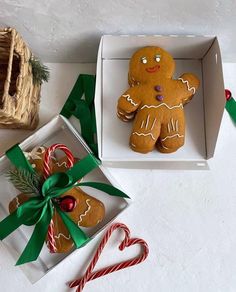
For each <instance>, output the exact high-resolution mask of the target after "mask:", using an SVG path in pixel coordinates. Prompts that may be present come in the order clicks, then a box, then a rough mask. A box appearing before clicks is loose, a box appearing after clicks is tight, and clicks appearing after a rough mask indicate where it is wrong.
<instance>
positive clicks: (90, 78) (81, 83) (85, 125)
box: [60, 74, 98, 155]
mask: <svg viewBox="0 0 236 292" xmlns="http://www.w3.org/2000/svg"><path fill="white" fill-rule="evenodd" d="M94 94H95V76H94V75H88V74H81V75H79V77H78V79H77V80H76V82H75V85H74V87H73V89H72V91H71V93H70V95H69V97H68V99H67V101H66V103H65V105H64V106H63V108H62V110H61V112H60V114H61V115H63V116H64V117H66V118H67V119H69V118H70V117H71V116H72V115H73V116H75V117H76V118H77V119H79V121H80V126H81V136H82V137H83V138H84V140H85V142H86V143H87V144H88V146H89V147H90V148H91V150H92V151H93V153H95V154H96V155H97V154H98V146H97V141H96V132H97V131H96V118H95V108H94ZM83 96H84V98H83Z"/></svg>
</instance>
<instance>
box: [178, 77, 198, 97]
mask: <svg viewBox="0 0 236 292" xmlns="http://www.w3.org/2000/svg"><path fill="white" fill-rule="evenodd" d="M178 79H179V80H181V81H182V82H183V83H184V84H186V85H187V88H188V91H192V92H193V94H195V92H196V88H195V87H193V86H192V87H190V85H189V82H188V80H184V79H183V78H178Z"/></svg>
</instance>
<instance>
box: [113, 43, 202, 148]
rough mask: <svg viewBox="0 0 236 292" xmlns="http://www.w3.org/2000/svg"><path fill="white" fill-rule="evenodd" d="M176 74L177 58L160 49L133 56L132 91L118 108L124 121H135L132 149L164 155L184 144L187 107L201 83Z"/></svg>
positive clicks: (156, 48)
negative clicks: (185, 106) (174, 76)
mask: <svg viewBox="0 0 236 292" xmlns="http://www.w3.org/2000/svg"><path fill="white" fill-rule="evenodd" d="M174 71H175V61H174V59H173V58H172V56H171V55H170V54H169V53H168V52H166V51H165V50H163V49H161V48H159V47H145V48H142V49H139V50H138V51H137V52H136V53H134V55H133V56H132V58H131V60H130V64H129V73H128V82H129V85H130V88H129V89H128V90H127V91H126V92H124V94H122V95H121V97H120V98H119V100H118V105H117V116H118V117H119V118H120V119H121V120H122V121H124V122H128V121H131V120H133V119H134V122H133V129H132V132H131V136H130V147H131V149H132V150H134V151H137V152H140V153H148V152H150V151H152V150H153V149H154V147H155V146H157V149H158V150H159V151H160V152H163V153H171V152H174V151H176V150H177V149H179V148H180V147H181V146H183V145H184V140H185V116H184V109H183V106H184V105H185V104H186V103H188V102H189V101H190V100H191V98H192V97H193V95H194V94H195V92H196V90H197V88H198V87H199V83H200V82H199V80H198V78H197V77H196V76H195V75H193V74H191V73H184V74H183V75H181V76H180V77H179V78H178V79H177V80H174V79H173V74H174Z"/></svg>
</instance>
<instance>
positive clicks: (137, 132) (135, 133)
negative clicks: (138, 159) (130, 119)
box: [130, 110, 161, 153]
mask: <svg viewBox="0 0 236 292" xmlns="http://www.w3.org/2000/svg"><path fill="white" fill-rule="evenodd" d="M160 128H161V123H160V120H159V118H158V115H157V113H156V111H155V110H153V111H150V110H149V111H147V110H141V111H139V112H138V113H137V114H136V117H135V120H134V125H133V130H132V133H131V136H130V147H131V149H132V150H134V151H136V152H140V153H147V152H150V151H152V150H153V148H154V147H155V144H156V142H157V139H158V137H159V135H160Z"/></svg>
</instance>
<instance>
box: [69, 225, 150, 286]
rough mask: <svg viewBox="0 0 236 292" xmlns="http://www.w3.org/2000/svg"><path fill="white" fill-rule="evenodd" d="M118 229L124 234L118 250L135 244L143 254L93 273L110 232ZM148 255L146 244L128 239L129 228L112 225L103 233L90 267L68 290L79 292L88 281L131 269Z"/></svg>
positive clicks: (70, 284) (135, 239)
mask: <svg viewBox="0 0 236 292" xmlns="http://www.w3.org/2000/svg"><path fill="white" fill-rule="evenodd" d="M118 228H121V229H123V230H124V232H125V239H124V240H123V241H122V243H121V244H120V246H119V249H120V250H121V251H122V250H124V249H125V248H126V247H129V246H131V245H135V244H139V245H141V246H142V248H143V252H142V254H141V255H140V256H139V257H137V258H134V259H131V260H127V261H124V262H121V263H119V264H115V265H112V266H110V267H107V268H103V269H101V270H99V271H97V272H93V270H94V267H95V265H96V264H97V262H98V259H99V257H100V255H101V253H102V251H103V249H104V247H105V245H106V243H107V241H108V240H109V238H110V236H111V234H112V232H113V231H114V230H116V229H118ZM148 253H149V248H148V245H147V243H146V242H145V241H144V240H143V239H140V238H130V230H129V228H128V227H127V226H126V225H124V224H122V223H116V224H113V225H112V226H111V227H110V228H109V229H108V230H107V232H106V233H105V235H104V237H103V239H102V241H101V243H100V245H99V247H98V249H97V251H96V253H95V255H94V257H93V259H92V261H91V263H90V265H89V266H88V268H87V270H86V272H85V274H84V276H83V277H82V278H80V279H78V280H75V281H72V282H70V283H69V287H70V288H73V287H76V286H78V288H77V290H76V291H77V292H81V291H82V290H83V288H84V286H85V284H86V282H88V281H92V280H94V279H96V278H99V277H102V276H104V275H107V274H110V273H113V272H115V271H119V270H121V269H125V268H128V267H131V266H134V265H137V264H139V263H141V262H143V261H144V260H145V259H146V258H147V256H148Z"/></svg>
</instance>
